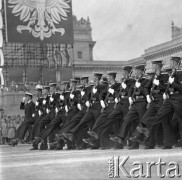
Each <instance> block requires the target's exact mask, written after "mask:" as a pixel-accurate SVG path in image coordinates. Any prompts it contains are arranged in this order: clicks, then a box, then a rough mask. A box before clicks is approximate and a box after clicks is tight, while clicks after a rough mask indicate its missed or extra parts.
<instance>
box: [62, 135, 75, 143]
mask: <svg viewBox="0 0 182 180" xmlns="http://www.w3.org/2000/svg"><path fill="white" fill-rule="evenodd" d="M63 136H64V137H65V138H67V139H69V140H70V141H74V135H73V134H72V133H63Z"/></svg>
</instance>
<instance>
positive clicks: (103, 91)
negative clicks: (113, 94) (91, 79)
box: [99, 85, 107, 101]
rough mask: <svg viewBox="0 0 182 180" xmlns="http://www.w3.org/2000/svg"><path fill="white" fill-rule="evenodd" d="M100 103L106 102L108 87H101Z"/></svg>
mask: <svg viewBox="0 0 182 180" xmlns="http://www.w3.org/2000/svg"><path fill="white" fill-rule="evenodd" d="M100 86H101V87H100V93H99V101H101V100H104V99H105V97H106V95H107V86H106V85H100Z"/></svg>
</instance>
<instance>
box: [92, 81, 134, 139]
mask: <svg viewBox="0 0 182 180" xmlns="http://www.w3.org/2000/svg"><path fill="white" fill-rule="evenodd" d="M133 81H134V80H130V79H129V80H126V81H125V82H124V84H125V85H126V86H125V85H123V84H121V85H120V89H119V92H118V91H115V98H117V100H118V102H115V106H114V109H113V110H112V112H110V114H109V115H108V116H107V118H106V119H105V121H103V123H101V124H100V125H98V126H97V127H95V128H93V131H94V132H95V133H96V134H97V135H98V137H102V136H103V134H105V133H106V132H107V131H108V129H110V128H111V127H112V126H113V125H115V126H116V127H115V128H114V129H115V130H116V131H114V133H115V134H116V133H117V132H118V131H117V129H118V128H119V127H121V125H122V120H123V118H124V117H125V116H126V114H127V113H128V107H129V102H128V92H129V89H130V87H131V85H132V83H133ZM123 86H124V87H123ZM117 121H119V123H117V124H115V123H116V122H117Z"/></svg>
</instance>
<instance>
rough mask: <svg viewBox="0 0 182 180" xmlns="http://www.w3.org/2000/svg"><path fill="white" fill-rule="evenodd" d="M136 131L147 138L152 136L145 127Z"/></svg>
mask: <svg viewBox="0 0 182 180" xmlns="http://www.w3.org/2000/svg"><path fill="white" fill-rule="evenodd" d="M136 130H137V131H138V132H139V133H141V134H144V136H145V137H149V136H150V131H149V130H148V129H147V128H145V127H139V126H138V127H137V128H136Z"/></svg>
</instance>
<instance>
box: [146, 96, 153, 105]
mask: <svg viewBox="0 0 182 180" xmlns="http://www.w3.org/2000/svg"><path fill="white" fill-rule="evenodd" d="M147 102H148V103H151V102H152V100H151V99H150V96H149V95H147Z"/></svg>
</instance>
